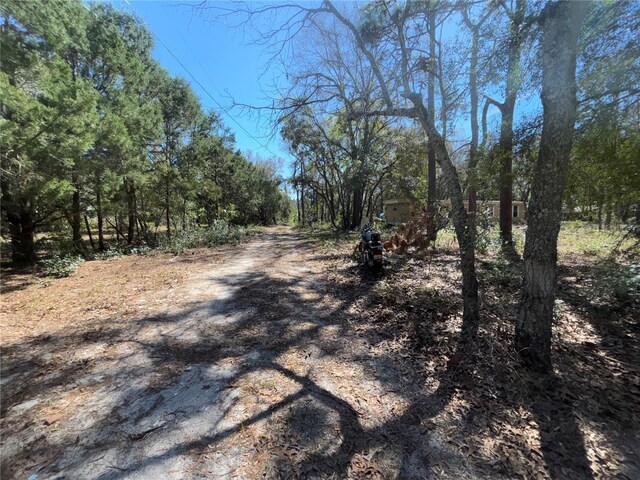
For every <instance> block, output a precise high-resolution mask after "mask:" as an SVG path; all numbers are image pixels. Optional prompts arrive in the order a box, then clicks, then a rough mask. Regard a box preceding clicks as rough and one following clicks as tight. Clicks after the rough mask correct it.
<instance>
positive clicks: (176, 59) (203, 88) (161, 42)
mask: <svg viewBox="0 0 640 480" xmlns="http://www.w3.org/2000/svg"><path fill="white" fill-rule="evenodd" d="M124 1H125V3H126V4H127V5H128V6H129V8H131V10H132V11H133V12H134V13H136V14H137V13H138V12H137V11H136V10H135V9H134V8H133V5H131V3H129V0H124ZM140 17H141V19H142V16H140ZM142 21H143V22H144V19H142ZM145 26H146V27H147V28H148V29H149V31H150V32H151V34H152V35H153V36H154V37H155V38H156V40H158V42H160V44H161V45H162V46H163V47H164V48H165V49H166V50H167V52H169V55H171V57H173V59H174V60H175V61H176V62H178V64H179V65H180V66H181V67H182V68H183V69H184V71H185V72H187V74H188V75H189V76H190V77H191V79H192V80H193V81H194V82H196V84H197V85H198V86H199V87H200V88H201V89H202V90H203V91H204V93H206V94H207V95H208V96H209V98H211V100H213V102H214V103H215V104H216V105H217V106H218V108H220V110H222V112H223V113H225V114H226V115H227V117H228V118H230V119H231V121H233V123H235V124H236V125H237V126H238V127H239V128H240V129H241V130H242V131H243V132H244V133H246V134H247V136H248V137H249V138H251V139H253V140H254V141H255V142H256V143H257V144H258V145H260V146H261V147H262V148H264V149H265V150H266V151H267V152H269V153H270V154H271V155H273V156H274V157H279V158H282V157H281V156H280V155H278V154H276V153H274V152H273V151H272V150H271V149H270V148H269V147H267V146H266V145H264V144H262V142H260V140H258V139H257V138H256V137H254V136H253V135H252V134H251V133H249V132H248V131H247V129H246V128H244V127H243V126H242V124H241V123H240V122H238V121H237V120H236V119H235V118H234V117H233V116H232V115H231V114H230V113H229V112H228V111H227V110H226V109H225V108H224V107H223V106H222V104H221V103H220V102H218V100H216V99H215V98H214V96H213V95H211V94H210V93H209V91H208V90H207V89H206V88H205V87H204V85H202V83H200V81H199V80H198V79H197V78H196V77H195V75H193V74H192V73H191V71H189V69H188V68H187V67H185V65H184V64H183V63H182V61H181V60H180V59H179V58H178V57H177V56H176V55H175V54H174V53H173V52H172V51H171V49H170V48H169V47H168V46H167V44H165V43H164V42H163V41H162V39H161V38H160V37H159V36H158V35H157V34H156V32H154V31H153V29H152V28H151V26H150V25H149V24H147V23H146V22H145ZM185 43H186V42H185ZM187 47H188V45H187ZM192 55H193V53H192ZM194 57H195V55H194ZM196 61H197V59H196ZM203 70H204V69H203ZM205 75H206V72H205ZM209 80H210V81H211V79H209Z"/></svg>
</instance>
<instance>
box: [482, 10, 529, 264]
mask: <svg viewBox="0 0 640 480" xmlns="http://www.w3.org/2000/svg"><path fill="white" fill-rule="evenodd" d="M499 4H500V5H501V6H502V7H503V10H504V11H505V13H506V14H507V16H508V18H509V33H508V36H507V40H506V43H507V57H508V60H507V66H506V80H505V86H504V90H505V93H504V101H503V102H498V101H496V100H494V99H492V98H490V97H487V106H488V105H489V104H492V105H495V106H496V107H498V109H499V110H500V113H501V115H502V121H501V123H500V140H499V142H498V148H497V150H496V154H497V156H498V158H499V160H500V176H499V185H500V238H501V241H502V247H503V249H504V251H505V253H507V254H509V255H511V256H514V255H515V250H514V248H513V211H512V204H513V172H512V167H513V119H514V112H515V107H516V99H517V97H518V93H519V91H520V87H521V85H522V83H523V76H524V75H523V72H522V69H521V66H520V57H521V53H522V49H523V45H524V43H525V41H526V38H527V35H528V31H529V28H530V25H531V21H530V20H529V19H527V18H526V17H525V13H526V7H527V3H526V0H516V6H515V9H513V10H511V9H509V8H508V7H507V5H506V2H499ZM485 111H486V107H485Z"/></svg>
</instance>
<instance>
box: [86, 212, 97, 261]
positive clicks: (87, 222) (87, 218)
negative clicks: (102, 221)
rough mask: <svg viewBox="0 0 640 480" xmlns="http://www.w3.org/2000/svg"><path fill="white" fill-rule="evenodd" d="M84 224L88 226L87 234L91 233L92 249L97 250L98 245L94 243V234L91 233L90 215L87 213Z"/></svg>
mask: <svg viewBox="0 0 640 480" xmlns="http://www.w3.org/2000/svg"><path fill="white" fill-rule="evenodd" d="M84 224H85V226H86V227H87V235H89V243H90V244H91V249H92V250H93V251H94V252H95V251H96V246H95V244H94V243H93V235H92V234H91V226H90V225H89V217H87V215H86V214H85V216H84Z"/></svg>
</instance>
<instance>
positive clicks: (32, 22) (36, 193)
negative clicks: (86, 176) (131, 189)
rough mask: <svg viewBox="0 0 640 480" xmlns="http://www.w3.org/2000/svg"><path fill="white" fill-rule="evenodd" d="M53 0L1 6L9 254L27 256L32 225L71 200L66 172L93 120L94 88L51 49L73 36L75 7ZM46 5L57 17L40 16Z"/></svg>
mask: <svg viewBox="0 0 640 480" xmlns="http://www.w3.org/2000/svg"><path fill="white" fill-rule="evenodd" d="M61 6H62V7H67V5H57V4H56V5H53V4H47V5H46V6H43V9H42V10H38V11H37V12H36V10H37V8H38V7H37V5H35V4H33V3H29V2H13V1H9V2H5V3H4V4H3V6H2V16H3V20H2V21H3V27H2V45H3V61H2V72H1V73H0V89H1V91H0V94H1V97H2V122H1V127H0V128H1V129H2V134H3V138H4V149H3V159H2V160H3V168H2V178H1V180H2V212H3V216H5V217H6V219H7V223H8V225H9V231H10V235H11V243H12V258H13V260H14V261H16V262H30V261H33V259H34V258H35V248H34V241H33V239H34V233H35V230H36V228H38V227H40V226H43V225H46V224H48V223H50V222H51V221H52V220H53V219H54V218H55V215H56V214H58V213H59V212H60V211H61V209H62V206H63V205H64V204H65V203H66V201H67V199H69V197H73V198H74V203H75V201H76V195H77V189H76V186H74V184H73V179H74V176H73V172H75V171H77V168H78V164H79V162H80V160H81V158H82V156H83V155H84V153H85V152H86V151H87V149H88V148H89V146H90V145H91V143H92V141H93V136H94V133H93V131H94V127H95V124H96V122H97V120H98V118H97V115H96V111H95V105H96V99H97V95H96V94H95V92H94V90H93V89H92V88H91V85H90V84H88V83H87V82H85V81H84V80H83V79H79V78H77V75H76V73H77V72H74V70H73V68H72V67H71V66H70V65H69V63H68V62H66V61H65V60H64V58H63V56H62V55H61V54H59V52H60V51H63V52H64V51H66V50H65V49H67V48H68V46H69V45H71V44H73V43H74V42H75V40H76V39H75V37H74V36H75V34H76V29H75V27H74V24H73V20H72V19H73V18H74V16H75V14H78V13H79V12H78V11H77V10H75V9H74V8H60V7H61ZM81 10H82V11H83V12H84V9H82V8H81ZM47 12H49V13H50V14H51V15H52V16H53V17H55V18H57V19H58V20H59V21H57V22H50V21H49V23H47V22H45V21H44V18H43V16H46V15H47ZM80 15H82V14H81V13H80Z"/></svg>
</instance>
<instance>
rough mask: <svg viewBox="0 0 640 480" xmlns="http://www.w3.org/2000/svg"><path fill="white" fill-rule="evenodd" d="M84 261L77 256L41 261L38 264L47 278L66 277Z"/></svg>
mask: <svg viewBox="0 0 640 480" xmlns="http://www.w3.org/2000/svg"><path fill="white" fill-rule="evenodd" d="M82 262H84V259H83V258H82V257H80V256H77V255H65V256H59V257H53V258H48V259H46V260H42V261H41V262H40V264H41V265H42V267H43V268H44V273H45V275H46V276H48V277H56V278H62V277H68V276H69V275H71V274H72V273H73V272H75V271H76V269H77V268H78V266H79V265H80V264H81V263H82Z"/></svg>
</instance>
